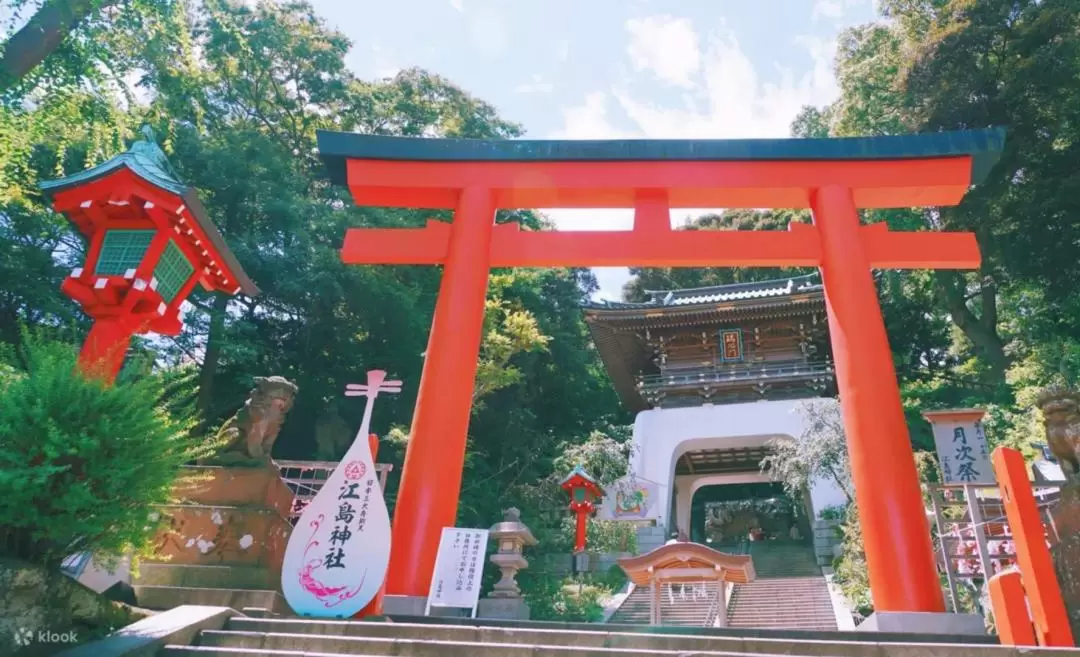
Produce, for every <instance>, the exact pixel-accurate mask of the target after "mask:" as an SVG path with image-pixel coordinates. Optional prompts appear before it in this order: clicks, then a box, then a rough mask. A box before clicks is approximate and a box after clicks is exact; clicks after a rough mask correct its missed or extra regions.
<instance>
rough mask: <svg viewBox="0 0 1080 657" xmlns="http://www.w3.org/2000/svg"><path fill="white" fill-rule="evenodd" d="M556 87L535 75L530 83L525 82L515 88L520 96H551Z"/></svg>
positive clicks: (540, 76) (542, 77)
mask: <svg viewBox="0 0 1080 657" xmlns="http://www.w3.org/2000/svg"><path fill="white" fill-rule="evenodd" d="M554 89H555V85H554V84H552V83H550V82H548V81H547V80H545V79H544V76H542V75H540V74H535V75H533V76H532V79H531V80H529V81H528V82H523V83H521V84H519V85H517V86H516V87H514V92H515V93H519V94H549V93H551V92H552V91H554Z"/></svg>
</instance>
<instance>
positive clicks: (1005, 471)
mask: <svg viewBox="0 0 1080 657" xmlns="http://www.w3.org/2000/svg"><path fill="white" fill-rule="evenodd" d="M990 461H991V462H992V463H993V464H994V474H995V475H997V480H998V485H999V486H1000V487H1001V501H1002V503H1003V504H1004V505H1005V516H1006V517H1007V518H1008V519H1009V527H1010V529H1011V530H1012V536H1013V544H1014V545H1015V546H1016V565H1017V567H1018V568H1019V569H1020V575H1021V576H1022V577H1023V589H1024V590H1025V591H1026V592H1027V599H1028V604H1030V605H1031V615H1032V618H1033V620H1034V622H1035V633H1036V636H1037V638H1038V640H1039V645H1041V646H1048V647H1073V646H1074V644H1073V635H1072V629H1071V628H1070V627H1069V614H1068V612H1067V611H1066V610H1065V601H1064V599H1063V598H1062V597H1061V586H1060V585H1059V584H1058V581H1057V574H1056V573H1055V572H1054V562H1053V561H1052V560H1051V558H1050V548H1049V547H1047V545H1046V529H1045V528H1044V527H1043V522H1042V518H1041V517H1040V516H1039V507H1038V506H1037V505H1036V504H1035V494H1034V493H1033V492H1032V490H1031V480H1030V479H1029V478H1028V471H1027V464H1026V463H1025V462H1024V457H1023V455H1021V454H1020V452H1018V451H1016V450H1015V449H1010V448H1008V447H998V448H997V449H995V450H994V453H993V454H991V456H990ZM1014 591H1015V589H1013V592H1014ZM1013 604H1015V603H1013Z"/></svg>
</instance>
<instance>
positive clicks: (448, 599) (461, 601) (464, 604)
mask: <svg viewBox="0 0 1080 657" xmlns="http://www.w3.org/2000/svg"><path fill="white" fill-rule="evenodd" d="M487 542H488V530H486V529H461V528H458V527H443V530H442V537H441V538H440V539H439V554H438V556H436V557H435V573H434V574H433V575H432V577H431V588H430V589H429V590H428V599H427V609H425V610H424V615H425V616H427V615H428V614H429V613H430V612H431V608H432V607H458V608H462V609H472V617H473V618H476V605H477V603H478V602H479V600H480V580H481V577H482V576H483V574H484V555H485V554H486V553H487Z"/></svg>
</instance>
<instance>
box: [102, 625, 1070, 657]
mask: <svg viewBox="0 0 1080 657" xmlns="http://www.w3.org/2000/svg"><path fill="white" fill-rule="evenodd" d="M218 627H221V629H212V630H207V629H204V630H203V631H202V632H200V633H199V634H198V635H196V637H195V640H194V641H193V643H192V645H165V646H164V647H163V648H161V650H160V651H159V652H158V655H159V656H160V657H331V656H334V655H368V656H388V655H396V656H400V657H616V656H629V657H635V656H646V655H669V656H671V657H676V656H679V655H689V654H694V655H718V656H719V655H727V656H728V657H736V656H740V655H742V656H749V655H806V656H811V655H813V656H816V657H827V656H843V657H913V656H916V655H917V656H918V657H955V656H957V655H963V656H964V657H1020V655H1021V654H1023V655H1025V656H1027V657H1031V656H1032V655H1035V654H1036V653H1040V652H1042V651H1040V650H1032V649H1023V650H1019V649H1013V648H1005V647H1001V646H996V645H986V644H988V643H991V642H992V641H993V639H991V638H990V637H969V638H968V641H969V643H965V644H963V645H958V640H957V637H942V636H923V637H919V636H910V637H898V636H897V635H888V634H857V633H853V632H834V633H824V632H799V631H787V632H779V631H769V630H732V629H695V630H691V629H690V628H634V627H616V626H611V625H608V626H597V625H586V624H555V623H510V622H503V623H499V622H498V621H495V622H485V621H468V620H453V621H451V620H446V619H438V620H437V619H430V618H427V619H416V618H412V619H395V620H393V621H391V622H356V621H315V620H305V619H257V618H245V617H242V616H236V617H232V618H229V619H228V620H227V621H226V622H225V624H224V625H223V626H220V625H219V626H218ZM869 639H873V642H871V641H870V640H869ZM900 641H904V643H900ZM88 654H89V653H88ZM1059 654H1060V653H1059Z"/></svg>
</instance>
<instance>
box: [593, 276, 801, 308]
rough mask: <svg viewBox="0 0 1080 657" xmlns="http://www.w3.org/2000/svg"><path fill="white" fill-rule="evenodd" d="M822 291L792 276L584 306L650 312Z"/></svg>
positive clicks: (653, 292) (654, 293) (653, 293)
mask: <svg viewBox="0 0 1080 657" xmlns="http://www.w3.org/2000/svg"><path fill="white" fill-rule="evenodd" d="M821 289H822V286H821V278H820V277H819V276H818V274H816V273H814V274H808V275H806V276H792V277H789V278H778V279H773V280H769V281H755V282H753V283H735V284H733V285H713V286H710V287H696V288H686V289H681V290H646V294H648V295H649V297H650V299H649V300H648V301H644V302H626V301H598V302H593V303H588V304H586V305H585V308H587V309H595V310H630V309H643V310H644V309H649V308H670V307H686V306H694V305H698V304H712V303H719V302H724V301H741V300H744V299H765V298H773V297H783V296H789V295H792V294H797V293H801V292H813V291H818V290H821Z"/></svg>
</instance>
